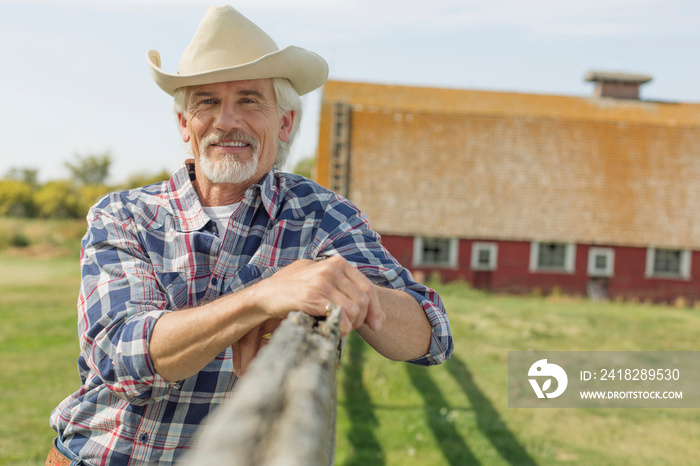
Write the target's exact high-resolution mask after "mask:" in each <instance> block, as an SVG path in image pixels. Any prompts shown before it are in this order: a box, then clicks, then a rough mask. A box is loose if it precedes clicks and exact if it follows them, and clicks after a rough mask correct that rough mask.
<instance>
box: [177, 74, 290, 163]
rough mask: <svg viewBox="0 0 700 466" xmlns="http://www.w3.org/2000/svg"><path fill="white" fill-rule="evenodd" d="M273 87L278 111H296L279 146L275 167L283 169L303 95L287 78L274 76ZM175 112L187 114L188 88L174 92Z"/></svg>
mask: <svg viewBox="0 0 700 466" xmlns="http://www.w3.org/2000/svg"><path fill="white" fill-rule="evenodd" d="M272 87H273V88H274V90H275V98H276V100H277V111H278V112H279V114H280V115H284V114H285V113H287V112H294V123H293V124H292V130H291V132H290V133H289V139H287V140H286V141H282V140H279V141H278V147H277V159H275V165H274V167H275V169H276V170H281V169H282V167H283V166H284V163H285V162H286V161H287V156H288V155H289V150H290V148H291V147H292V143H294V138H295V137H296V135H297V133H298V132H299V124H300V122H301V110H302V109H301V97H299V94H298V93H297V91H296V90H295V89H294V87H293V86H292V83H290V82H289V80H288V79H287V78H272ZM173 97H174V101H173V112H174V113H175V115H176V116H177V115H182V116H183V118H185V116H186V115H187V88H186V87H180V88H178V89H176V90H175V92H174V93H173Z"/></svg>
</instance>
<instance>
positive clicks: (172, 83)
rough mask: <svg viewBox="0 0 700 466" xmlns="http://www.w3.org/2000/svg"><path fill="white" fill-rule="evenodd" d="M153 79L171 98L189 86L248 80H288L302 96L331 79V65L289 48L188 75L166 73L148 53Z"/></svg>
mask: <svg viewBox="0 0 700 466" xmlns="http://www.w3.org/2000/svg"><path fill="white" fill-rule="evenodd" d="M146 59H147V61H148V67H149V70H150V72H151V77H153V80H154V81H155V82H156V84H158V87H160V88H161V89H163V90H164V91H165V92H167V93H168V94H170V95H173V94H174V93H175V90H176V89H178V88H181V87H187V86H199V85H202V84H213V83H219V82H226V81H243V80H248V79H265V78H287V79H289V82H290V83H291V84H292V87H294V89H295V90H296V91H297V93H298V94H299V95H304V94H307V93H309V92H311V91H313V90H314V89H317V88H319V87H321V86H323V84H324V83H325V82H326V80H327V79H328V64H327V63H326V61H325V60H324V59H323V58H321V57H320V56H318V55H316V54H315V53H313V52H310V51H308V50H306V49H303V48H301V47H296V46H294V45H290V46H289V47H286V48H284V49H282V50H277V51H275V52H272V53H269V54H267V55H264V56H262V57H260V58H258V59H257V60H255V61H252V62H250V63H244V64H242V65H237V66H232V67H228V68H220V69H216V70H211V71H207V72H204V73H196V74H189V75H182V74H172V73H166V72H165V71H163V70H162V69H161V67H160V64H161V62H160V54H159V53H158V51H156V50H149V51H148V53H147V54H146Z"/></svg>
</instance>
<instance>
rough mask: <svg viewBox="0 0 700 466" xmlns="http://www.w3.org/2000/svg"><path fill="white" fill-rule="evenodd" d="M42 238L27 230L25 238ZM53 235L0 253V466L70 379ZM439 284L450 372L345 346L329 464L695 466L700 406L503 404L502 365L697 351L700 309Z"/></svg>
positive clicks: (32, 439) (27, 460) (62, 278)
mask: <svg viewBox="0 0 700 466" xmlns="http://www.w3.org/2000/svg"><path fill="white" fill-rule="evenodd" d="M2 227H3V225H2V224H1V222H0V229H1V228H2ZM27 228H29V226H27ZM57 229H60V228H59V226H56V225H54V227H52V228H50V230H52V231H53V230H57ZM30 230H31V228H30ZM76 230H79V228H77V227H76ZM48 234H49V233H46V232H45V233H39V234H37V233H36V232H33V233H32V231H29V232H28V233H27V235H28V237H29V243H33V241H34V240H33V239H32V238H34V236H32V235H38V236H41V235H48ZM53 234H54V235H55V236H56V237H57V239H56V240H55V242H56V244H57V245H59V246H60V247H61V248H64V249H63V251H64V253H63V254H48V253H46V250H45V249H44V248H41V247H35V248H34V250H28V251H29V252H27V251H25V253H21V252H18V250H17V249H14V250H13V249H10V250H5V252H1V253H0V276H2V280H0V367H1V368H2V378H0V413H2V414H1V416H2V418H1V422H0V464H17V465H19V464H32V465H38V464H43V462H44V460H45V457H46V456H45V455H46V452H47V448H48V445H49V443H50V441H51V439H52V438H53V431H51V429H50V428H49V427H48V417H49V414H50V412H51V410H52V409H53V408H54V407H55V406H56V404H57V403H58V402H59V401H60V400H61V399H63V398H64V397H65V396H66V395H68V394H69V393H70V392H71V391H73V390H74V389H75V388H76V384H77V383H78V376H77V370H76V358H77V351H78V347H77V338H76V335H75V326H76V320H75V302H76V298H77V290H78V280H79V277H78V262H77V251H75V250H74V249H73V248H74V247H75V244H76V243H75V237H74V234H73V233H70V234H68V233H66V234H65V235H61V234H58V233H56V232H55V231H54V232H53ZM66 237H68V238H72V239H69V240H66ZM22 247H23V248H27V247H31V245H30V246H27V245H26V244H24V245H23V246H22ZM65 251H68V253H67V254H68V255H67V256H66V255H65V254H66V253H65ZM27 255H29V256H30V257H27ZM56 256H58V257H56ZM436 287H437V288H438V290H439V291H440V293H441V295H442V296H443V298H444V300H445V302H446V305H447V308H448V312H449V314H450V319H451V323H452V330H453V336H454V339H455V347H456V350H455V353H454V355H453V358H452V359H451V360H450V361H448V362H447V363H446V364H444V365H442V366H439V367H431V368H421V367H413V366H410V365H408V364H404V363H395V362H390V361H386V360H384V359H383V358H381V357H380V356H378V355H377V354H375V353H374V352H373V351H372V350H371V349H370V348H369V347H368V346H367V345H366V344H365V343H364V342H363V341H362V340H361V339H359V338H350V339H349V341H348V345H347V349H346V353H345V355H344V358H343V361H342V363H341V368H340V373H339V378H338V426H337V452H336V459H337V461H336V464H339V465H363V466H367V465H401V466H404V465H421V466H424V465H470V464H482V465H499V464H503V465H508V464H511V465H534V464H538V465H550V464H566V465H647V464H648V465H679V464H694V463H696V456H697V452H698V451H700V422H699V421H700V410H697V409H675V410H674V409H512V408H508V397H507V395H508V394H507V377H508V376H507V358H508V351H516V350H528V349H534V350H552V351H554V350H559V351H562V350H664V351H669V350H676V351H685V350H697V349H698V347H697V343H696V342H697V336H698V335H699V334H700V313H699V311H697V310H689V309H676V308H672V307H661V306H646V305H639V304H624V303H598V302H590V301H588V300H584V299H575V298H567V297H550V298H543V297H523V296H520V297H515V296H499V295H489V294H485V293H481V292H478V291H474V290H471V289H469V288H468V287H466V286H464V285H460V284H449V285H436Z"/></svg>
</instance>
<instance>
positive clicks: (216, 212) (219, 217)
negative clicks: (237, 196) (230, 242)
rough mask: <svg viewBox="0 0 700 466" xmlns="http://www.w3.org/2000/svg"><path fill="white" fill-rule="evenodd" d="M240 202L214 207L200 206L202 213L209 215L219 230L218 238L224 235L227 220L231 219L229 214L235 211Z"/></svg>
mask: <svg viewBox="0 0 700 466" xmlns="http://www.w3.org/2000/svg"><path fill="white" fill-rule="evenodd" d="M240 204H241V203H240V202H236V203H235V204H229V205H220V206H214V207H202V209H203V210H204V213H205V214H207V215H208V216H209V218H210V219H212V220H213V221H214V223H216V229H217V230H218V231H219V238H223V237H224V232H225V231H226V227H227V226H228V221H229V220H230V219H231V215H233V213H234V212H235V211H236V209H237V208H238V206H239V205H240Z"/></svg>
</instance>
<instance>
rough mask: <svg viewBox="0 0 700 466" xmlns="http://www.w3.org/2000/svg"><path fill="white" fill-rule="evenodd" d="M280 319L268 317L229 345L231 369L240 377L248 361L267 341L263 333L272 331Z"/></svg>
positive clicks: (246, 367)
mask: <svg viewBox="0 0 700 466" xmlns="http://www.w3.org/2000/svg"><path fill="white" fill-rule="evenodd" d="M280 322H282V321H281V320H280V319H268V320H266V321H265V322H263V323H262V325H258V326H257V327H255V328H253V329H252V330H250V331H249V332H248V333H246V334H245V335H244V336H243V338H241V339H240V340H238V341H237V342H236V343H234V344H233V345H231V350H232V351H233V370H234V371H235V372H236V375H237V376H238V377H241V376H242V375H243V374H245V372H246V371H247V370H248V366H249V365H250V362H251V361H252V360H253V358H255V356H257V355H258V352H259V351H260V350H261V349H262V348H263V347H264V346H265V345H267V343H268V342H269V339H266V338H263V335H265V334H270V333H273V332H274V331H275V330H276V329H277V327H279V325H280Z"/></svg>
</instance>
